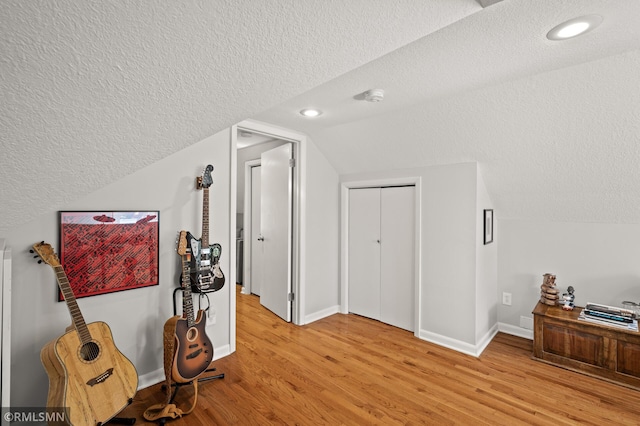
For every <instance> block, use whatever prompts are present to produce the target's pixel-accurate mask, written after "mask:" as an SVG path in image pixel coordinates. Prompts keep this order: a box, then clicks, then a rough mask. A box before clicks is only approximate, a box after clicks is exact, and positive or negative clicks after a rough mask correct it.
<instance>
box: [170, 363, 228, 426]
mask: <svg viewBox="0 0 640 426" xmlns="http://www.w3.org/2000/svg"><path fill="white" fill-rule="evenodd" d="M210 371H216V369H215V368H209V369H207V370H205V371H204V372H205V373H208V372H210ZM216 379H224V373H220V374H216V375H215V376H209V377H202V378H199V379H198V382H208V381H209V380H216ZM191 384H193V380H192V381H190V382H186V383H172V384H171V386H172V387H175V388H176V390H175V391H174V392H173V395H171V399H169V404H172V403H173V400H174V398H175V397H176V395H177V394H178V391H179V390H180V388H181V387H182V386H187V385H191ZM166 389H167V385H162V390H166ZM166 422H167V418H166V417H163V418H161V419H159V420H158V424H159V425H164V424H165V423H166Z"/></svg>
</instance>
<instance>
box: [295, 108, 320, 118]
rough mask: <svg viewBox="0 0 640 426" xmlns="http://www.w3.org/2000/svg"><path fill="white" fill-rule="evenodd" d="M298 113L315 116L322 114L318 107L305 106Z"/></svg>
mask: <svg viewBox="0 0 640 426" xmlns="http://www.w3.org/2000/svg"><path fill="white" fill-rule="evenodd" d="M300 114H302V115H304V116H305V117H317V116H319V115H320V114H322V111H320V110H319V109H313V108H307V109H303V110H302V111H300Z"/></svg>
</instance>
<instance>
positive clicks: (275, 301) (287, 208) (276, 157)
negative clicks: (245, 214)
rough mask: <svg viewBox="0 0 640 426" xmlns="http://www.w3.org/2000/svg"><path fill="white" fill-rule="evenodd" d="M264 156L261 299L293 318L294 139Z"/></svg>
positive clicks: (278, 311)
mask: <svg viewBox="0 0 640 426" xmlns="http://www.w3.org/2000/svg"><path fill="white" fill-rule="evenodd" d="M260 158H261V161H260V163H261V167H260V169H261V171H260V178H261V189H262V190H261V194H262V196H261V200H260V203H261V209H260V235H261V239H262V241H261V242H262V259H263V262H262V276H263V279H262V282H261V284H260V303H261V304H262V305H263V306H264V307H266V308H267V309H269V310H270V311H272V312H273V313H275V314H276V315H278V316H279V317H280V318H282V319H283V320H285V321H287V322H290V321H291V300H290V299H291V298H290V294H291V243H292V235H291V234H292V226H291V224H292V213H293V211H292V207H293V203H292V202H293V168H292V167H291V166H290V160H291V159H292V158H293V146H292V144H291V143H287V144H284V145H281V146H279V147H277V148H274V149H272V150H269V151H266V152H263V153H262V155H261V156H260Z"/></svg>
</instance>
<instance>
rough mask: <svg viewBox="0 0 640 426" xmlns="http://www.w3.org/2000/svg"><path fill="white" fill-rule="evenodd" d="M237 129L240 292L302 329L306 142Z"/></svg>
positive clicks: (248, 127)
mask: <svg viewBox="0 0 640 426" xmlns="http://www.w3.org/2000/svg"><path fill="white" fill-rule="evenodd" d="M234 130H235V135H234V136H235V138H236V149H237V152H236V154H237V155H236V158H237V162H236V163H237V179H236V182H237V187H236V195H237V196H236V200H237V202H236V224H237V225H236V237H237V239H236V253H237V255H236V276H237V279H236V281H237V285H239V286H241V288H242V291H241V293H243V294H254V295H257V296H259V297H260V303H261V304H262V305H263V306H265V307H266V308H268V309H269V310H271V311H272V312H274V313H275V314H276V315H278V316H280V317H281V318H282V319H283V320H285V321H292V322H294V323H296V324H299V323H300V322H299V321H300V309H299V306H300V304H299V301H300V298H299V297H296V294H297V293H299V281H298V271H299V263H298V259H299V256H298V248H299V247H300V243H299V240H300V233H299V231H298V229H299V211H300V208H299V197H298V193H299V182H300V170H299V166H300V162H296V158H297V157H298V156H299V153H300V151H301V146H300V144H301V142H302V141H303V137H301V136H300V137H297V136H296V135H295V134H293V133H290V132H287V131H282V130H280V129H277V128H271V127H270V126H268V125H263V124H261V123H253V122H243V123H240V124H238V125H237V126H236V128H235V129H234ZM292 136H293V137H292ZM296 163H297V164H296ZM274 164H275V166H274ZM274 167H275V169H274ZM273 170H276V171H275V172H274V171H273ZM265 176H266V178H265ZM274 179H275V180H274ZM283 179H284V180H283ZM263 180H264V181H265V183H264V185H263V183H262V181H263ZM274 182H277V183H276V184H274ZM274 186H275V187H277V188H278V190H277V191H275V190H274V189H273V188H274ZM283 197H284V198H283ZM287 197H288V198H287ZM274 200H280V201H274ZM265 212H266V213H265ZM269 217H270V221H269ZM263 228H264V229H263Z"/></svg>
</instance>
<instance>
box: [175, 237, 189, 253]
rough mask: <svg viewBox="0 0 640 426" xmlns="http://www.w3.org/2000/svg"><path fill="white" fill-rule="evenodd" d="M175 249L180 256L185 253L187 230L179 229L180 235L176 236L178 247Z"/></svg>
mask: <svg viewBox="0 0 640 426" xmlns="http://www.w3.org/2000/svg"><path fill="white" fill-rule="evenodd" d="M176 251H177V252H178V254H179V255H180V256H185V255H186V254H187V231H180V236H179V237H178V248H177V249H176Z"/></svg>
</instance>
